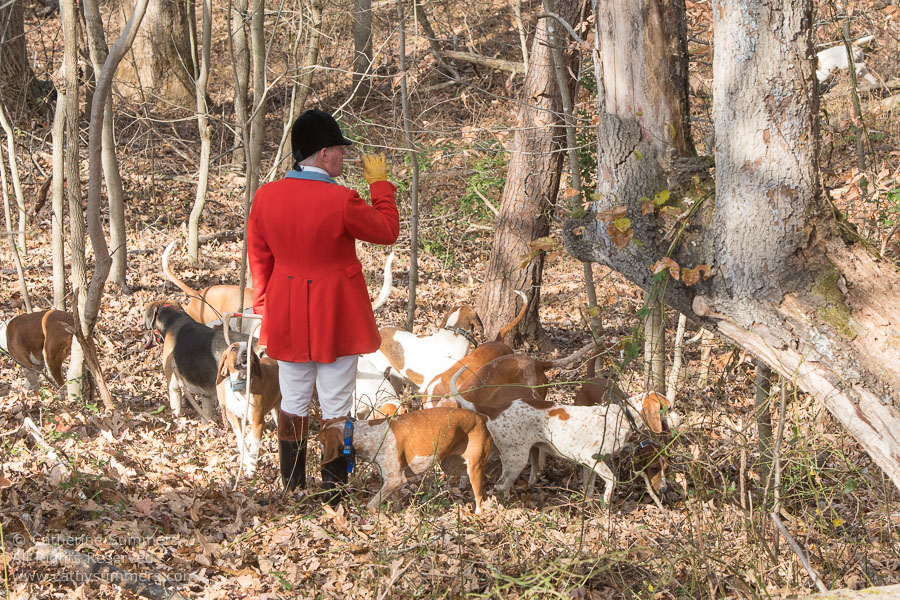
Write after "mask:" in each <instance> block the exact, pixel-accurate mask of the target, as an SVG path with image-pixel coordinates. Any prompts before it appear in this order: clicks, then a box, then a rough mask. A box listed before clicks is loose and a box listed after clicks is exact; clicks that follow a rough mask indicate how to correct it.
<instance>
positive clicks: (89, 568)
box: [29, 543, 184, 600]
mask: <svg viewBox="0 0 900 600" xmlns="http://www.w3.org/2000/svg"><path fill="white" fill-rule="evenodd" d="M29 552H33V553H34V560H35V561H40V562H43V563H45V564H49V565H52V566H59V567H67V568H69V569H75V570H76V571H78V572H79V573H82V574H84V575H86V576H87V577H90V578H98V579H102V580H103V581H106V582H108V583H112V584H115V585H119V586H121V587H123V588H125V589H126V590H128V591H129V592H131V593H133V594H136V595H138V596H142V597H144V598H150V600H184V596H182V595H181V594H179V593H178V592H177V591H175V590H171V591H167V590H166V588H165V587H163V586H160V585H156V584H155V583H152V582H151V581H149V577H148V576H147V575H141V574H138V573H132V572H130V571H126V570H124V569H120V568H119V567H117V566H115V565H111V564H109V563H107V562H103V561H100V560H96V559H94V558H93V557H90V556H88V555H87V554H82V553H81V552H75V551H74V550H69V549H67V548H59V547H57V546H51V545H50V544H44V543H37V544H35V545H34V546H33V547H32V548H31V549H29Z"/></svg>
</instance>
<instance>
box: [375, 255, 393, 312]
mask: <svg viewBox="0 0 900 600" xmlns="http://www.w3.org/2000/svg"><path fill="white" fill-rule="evenodd" d="M393 262H394V253H393V252H391V253H390V254H388V257H387V260H385V261H384V283H382V284H381V291H380V292H378V297H377V298H375V301H374V302H372V311H373V312H374V311H376V310H378V309H379V308H381V306H382V305H383V304H384V303H385V302H387V299H388V296H390V295H391V285H393V283H394V276H393V275H392V274H391V263H393Z"/></svg>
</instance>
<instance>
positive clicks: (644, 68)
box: [596, 0, 694, 166]
mask: <svg viewBox="0 0 900 600" xmlns="http://www.w3.org/2000/svg"><path fill="white" fill-rule="evenodd" d="M596 22H597V23H600V24H601V26H600V28H599V32H600V48H601V57H602V65H603V85H604V88H605V92H606V98H605V100H606V112H608V113H611V114H614V115H618V116H619V117H622V118H626V117H629V118H636V119H637V120H638V121H639V122H640V124H641V127H642V129H643V131H644V135H645V139H646V136H649V141H650V142H651V143H652V144H654V145H655V146H656V147H657V148H658V149H660V153H659V155H660V157H661V159H662V162H663V165H664V166H667V165H668V162H669V161H668V157H669V155H670V154H675V155H677V156H687V155H689V154H693V152H694V148H693V145H692V143H691V136H690V126H689V124H690V113H689V104H688V78H687V70H688V52H687V25H686V23H685V9H684V0H636V1H635V2H628V3H622V2H601V3H600V14H598V15H597V21H596Z"/></svg>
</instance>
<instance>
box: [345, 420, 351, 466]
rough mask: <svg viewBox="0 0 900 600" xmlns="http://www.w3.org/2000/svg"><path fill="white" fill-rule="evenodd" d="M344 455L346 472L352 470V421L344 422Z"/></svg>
mask: <svg viewBox="0 0 900 600" xmlns="http://www.w3.org/2000/svg"><path fill="white" fill-rule="evenodd" d="M344 456H346V457H347V473H352V472H353V421H350V420H349V419H348V420H347V421H345V422H344Z"/></svg>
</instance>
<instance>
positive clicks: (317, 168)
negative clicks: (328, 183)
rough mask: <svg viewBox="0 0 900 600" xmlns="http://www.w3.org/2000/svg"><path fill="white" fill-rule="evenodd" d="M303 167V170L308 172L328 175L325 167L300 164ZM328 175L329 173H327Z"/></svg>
mask: <svg viewBox="0 0 900 600" xmlns="http://www.w3.org/2000/svg"><path fill="white" fill-rule="evenodd" d="M300 166H302V167H303V170H304V171H309V172H310V173H321V174H322V175H328V171H326V170H325V169H320V168H319V167H308V166H306V165H300ZM329 177H330V175H329Z"/></svg>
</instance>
